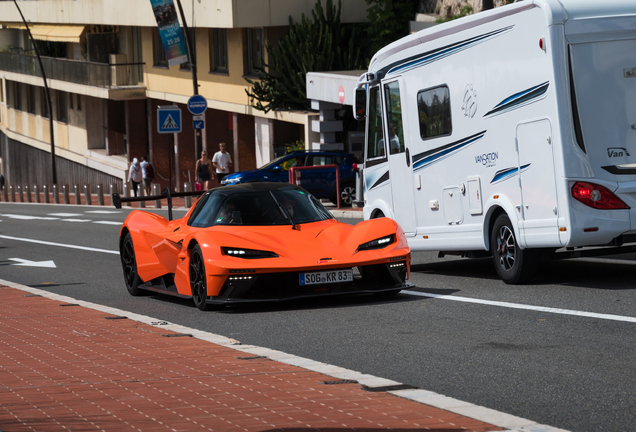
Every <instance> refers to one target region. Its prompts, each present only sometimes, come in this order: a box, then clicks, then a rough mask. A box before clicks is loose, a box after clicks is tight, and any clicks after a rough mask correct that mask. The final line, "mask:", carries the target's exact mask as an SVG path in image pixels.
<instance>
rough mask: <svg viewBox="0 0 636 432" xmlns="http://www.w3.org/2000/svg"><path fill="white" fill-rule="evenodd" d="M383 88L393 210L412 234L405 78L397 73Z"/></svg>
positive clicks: (414, 220) (410, 170) (413, 230)
mask: <svg viewBox="0 0 636 432" xmlns="http://www.w3.org/2000/svg"><path fill="white" fill-rule="evenodd" d="M383 88H384V106H385V113H386V121H385V122H384V123H385V125H386V132H385V136H386V137H387V143H388V145H387V146H386V147H387V151H388V153H389V173H390V179H391V195H392V199H393V214H394V215H395V220H396V221H397V222H398V223H399V224H400V226H401V227H402V230H404V233H405V234H406V235H407V236H414V235H415V228H416V221H417V218H416V215H415V202H414V199H413V169H412V167H411V154H410V150H409V146H408V142H407V141H406V140H405V137H408V136H409V134H408V133H407V131H408V129H407V124H406V119H405V116H404V113H403V107H405V104H404V103H403V102H404V100H403V98H402V95H404V94H405V91H404V81H403V80H402V78H401V77H399V78H397V79H396V80H394V81H390V82H384V83H383ZM405 132H406V133H405Z"/></svg>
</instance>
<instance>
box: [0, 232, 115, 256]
mask: <svg viewBox="0 0 636 432" xmlns="http://www.w3.org/2000/svg"><path fill="white" fill-rule="evenodd" d="M0 238H3V239H7V240H15V241H23V242H27V243H36V244H41V245H47V246H59V247H65V248H69V249H79V250H85V251H91V252H101V253H108V254H114V255H119V251H113V250H107V249H98V248H92V247H86V246H76V245H68V244H63V243H54V242H47V241H42V240H33V239H25V238H20V237H11V236H6V235H0Z"/></svg>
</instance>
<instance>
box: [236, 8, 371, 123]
mask: <svg viewBox="0 0 636 432" xmlns="http://www.w3.org/2000/svg"><path fill="white" fill-rule="evenodd" d="M340 11H341V4H340V0H338V7H337V8H336V7H335V6H334V5H333V1H332V0H326V2H325V8H324V9H323V7H322V4H321V0H317V2H316V6H315V8H314V10H313V11H312V12H311V15H312V18H311V19H310V18H308V17H306V16H305V14H303V15H302V18H301V20H300V22H297V23H294V22H293V20H292V18H291V17H289V32H288V33H287V35H285V36H284V37H283V38H281V39H280V40H279V41H278V43H277V44H276V45H275V46H273V45H272V44H271V43H269V42H268V43H267V54H268V60H269V62H268V64H265V65H264V68H263V69H259V70H257V76H258V80H250V79H247V78H246V80H247V82H249V83H250V84H252V89H251V91H250V90H246V93H247V95H248V96H249V97H250V98H251V100H252V103H253V105H254V107H255V108H256V109H258V110H261V111H264V112H268V111H271V110H290V109H311V102H310V101H309V100H307V95H306V91H305V86H306V83H305V76H306V75H307V72H320V71H334V70H349V69H361V68H363V67H364V66H365V65H364V63H363V61H362V60H361V59H362V55H361V50H360V46H359V43H356V42H357V35H356V26H355V25H351V24H349V25H347V24H342V23H341V22H340Z"/></svg>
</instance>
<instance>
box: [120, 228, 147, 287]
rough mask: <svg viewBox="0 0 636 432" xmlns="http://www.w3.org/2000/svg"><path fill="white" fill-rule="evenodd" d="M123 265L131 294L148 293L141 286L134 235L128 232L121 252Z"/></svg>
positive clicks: (125, 280) (125, 279)
mask: <svg viewBox="0 0 636 432" xmlns="http://www.w3.org/2000/svg"><path fill="white" fill-rule="evenodd" d="M119 256H120V258H121V265H122V268H123V271H124V282H125V283H126V289H127V290H128V293H129V294H130V295H131V296H140V295H144V294H146V290H144V289H141V288H139V285H141V284H142V283H143V281H142V280H141V278H140V277H139V274H138V273H137V260H136V258H135V246H134V245H133V241H132V236H131V235H130V233H127V234H126V237H125V238H124V242H123V243H122V247H121V250H120V252H119Z"/></svg>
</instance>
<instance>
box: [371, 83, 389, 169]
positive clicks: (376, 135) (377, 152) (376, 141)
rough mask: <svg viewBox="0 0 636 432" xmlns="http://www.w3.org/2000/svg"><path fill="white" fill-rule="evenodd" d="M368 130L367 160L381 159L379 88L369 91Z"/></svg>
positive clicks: (380, 103) (382, 141) (382, 152)
mask: <svg viewBox="0 0 636 432" xmlns="http://www.w3.org/2000/svg"><path fill="white" fill-rule="evenodd" d="M368 119H369V129H368V133H367V159H373V158H377V157H383V156H384V155H385V153H384V128H383V125H382V100H381V99H380V88H379V87H377V86H376V87H372V88H371V90H370V91H369V115H368Z"/></svg>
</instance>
